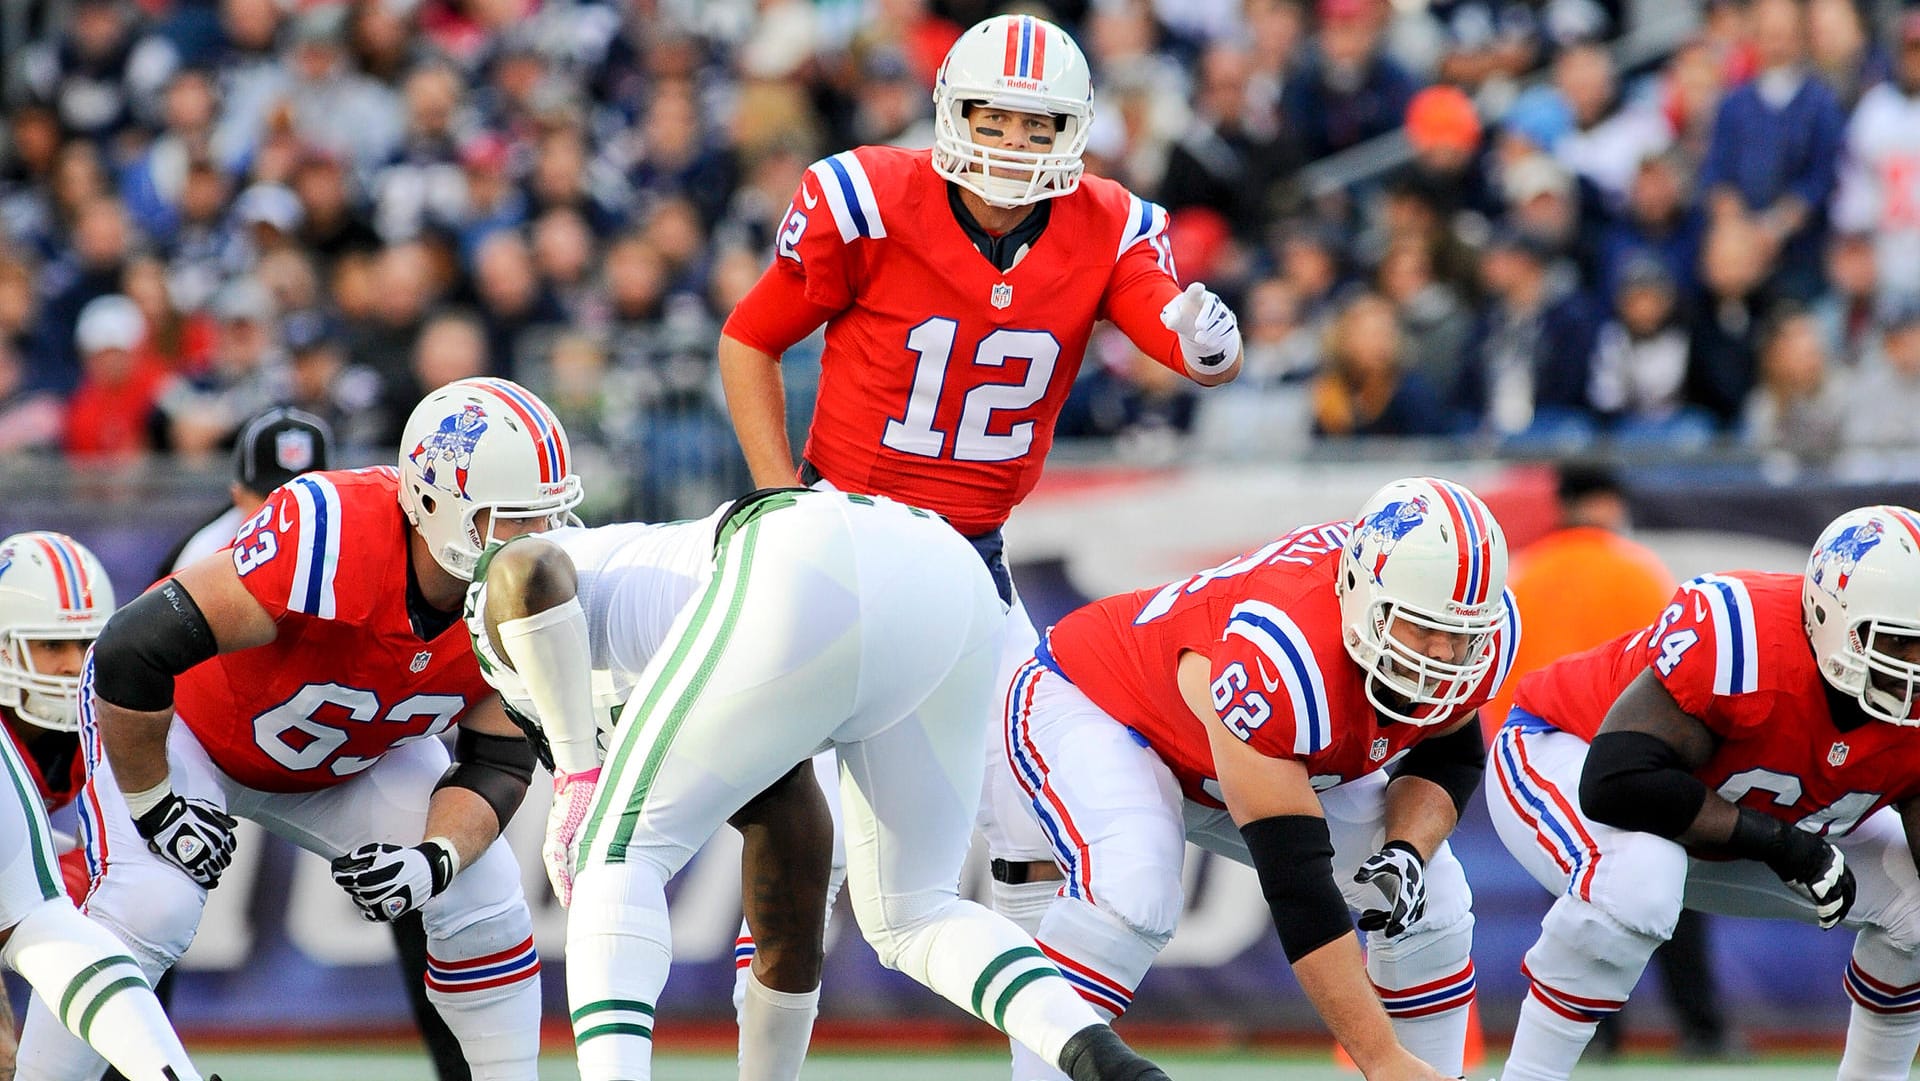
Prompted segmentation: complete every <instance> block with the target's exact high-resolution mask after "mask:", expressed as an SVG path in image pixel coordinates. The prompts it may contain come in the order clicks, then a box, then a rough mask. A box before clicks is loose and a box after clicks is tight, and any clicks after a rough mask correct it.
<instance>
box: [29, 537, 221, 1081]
mask: <svg viewBox="0 0 1920 1081" xmlns="http://www.w3.org/2000/svg"><path fill="white" fill-rule="evenodd" d="M113 610H114V596H113V583H112V582H110V581H108V580H107V571H106V568H105V567H103V566H101V565H100V560H99V559H97V558H95V556H94V554H93V553H92V552H90V551H88V550H86V549H85V548H83V547H81V546H80V545H79V544H78V543H76V542H75V541H74V540H73V539H72V538H70V537H66V536H63V535H61V534H58V533H20V534H15V535H14V536H11V537H8V538H7V539H5V540H3V541H0V628H4V637H3V638H0V708H5V709H8V710H11V711H15V712H17V713H20V714H22V715H24V716H28V717H32V718H35V719H36V720H39V721H43V722H48V723H60V720H61V719H64V720H65V721H69V722H70V721H71V720H72V718H73V717H74V715H75V714H76V712H77V711H78V709H79V699H80V658H81V657H82V655H83V654H84V653H85V651H86V648H87V646H88V644H90V643H91V642H92V641H93V639H94V638H95V637H96V636H97V635H99V633H100V629H101V628H102V627H104V626H106V623H107V618H108V617H109V616H111V615H113ZM0 767H4V770H5V773H6V778H7V781H8V782H9V783H7V784H6V785H5V786H4V791H5V793H6V796H5V797H0V957H4V958H5V959H6V962H7V966H8V967H9V968H12V969H13V970H14V971H15V972H18V973H19V974H20V975H22V976H24V977H26V979H27V982H29V983H31V984H32V985H33V987H34V990H35V991H37V992H39V997H41V998H43V999H46V1000H47V1001H50V1002H55V1003H58V1004H59V1007H60V1008H59V1010H58V1016H59V1020H60V1022H61V1023H62V1024H64V1025H65V1026H66V1027H67V1028H68V1029H69V1030H70V1031H72V1032H73V1034H74V1035H76V1036H78V1037H80V1038H81V1039H82V1040H85V1041H87V1042H88V1043H89V1044H91V1045H92V1047H93V1049H94V1050H95V1051H97V1052H99V1053H100V1056H101V1057H102V1058H105V1059H106V1060H107V1061H108V1062H111V1063H112V1064H113V1067H114V1069H117V1070H119V1071H120V1072H121V1073H122V1074H124V1075H126V1076H127V1077H129V1078H131V1079H132V1081H163V1079H165V1078H177V1079H178V1081H197V1079H198V1078H199V1076H200V1075H199V1073H197V1072H195V1070H194V1068H193V1064H192V1063H191V1062H189V1061H187V1053H186V1051H185V1050H184V1049H183V1048H181V1046H180V1039H179V1037H177V1036H175V1035H174V1032H173V1026H171V1025H170V1024H168V1023H167V1017H166V1014H165V1013H163V1012H162V1011H161V1009H160V1003H159V1002H158V1001H156V1000H155V999H154V997H153V991H152V989H150V988H149V987H148V985H147V981H146V977H145V976H144V975H142V974H141V972H140V966H139V964H138V963H136V962H135V961H134V959H133V958H132V957H129V956H128V955H127V948H126V947H125V946H123V945H121V944H120V941H119V940H118V939H116V938H114V937H113V933H112V932H111V931H108V930H107V929H106V928H104V927H101V926H100V925H98V924H96V923H94V922H93V921H92V920H89V919H87V918H86V917H85V916H82V915H81V914H80V913H78V912H76V911H74V908H73V903H72V902H71V901H69V900H67V894H66V891H65V890H64V889H63V888H62V885H61V875H60V857H59V854H58V853H57V852H55V851H54V847H53V836H52V831H51V830H50V829H49V827H48V826H47V812H46V808H45V806H44V805H43V804H42V803H41V797H40V792H39V789H38V787H37V785H36V784H35V775H34V773H33V772H32V771H31V770H30V769H29V768H28V766H27V765H26V762H25V760H24V759H23V758H22V756H21V754H20V751H19V749H18V748H16V747H15V746H14V742H13V740H12V739H10V738H7V737H6V736H5V735H4V734H0ZM62 780H64V778H62ZM8 1076H9V1077H11V1076H13V1074H12V1072H11V1071H9V1073H8ZM216 1081H217V1079H216Z"/></svg>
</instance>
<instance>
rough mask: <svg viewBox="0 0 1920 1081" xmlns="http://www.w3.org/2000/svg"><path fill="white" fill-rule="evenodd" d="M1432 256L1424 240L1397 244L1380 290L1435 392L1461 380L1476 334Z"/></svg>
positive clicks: (1414, 363)
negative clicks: (1439, 277) (1464, 359)
mask: <svg viewBox="0 0 1920 1081" xmlns="http://www.w3.org/2000/svg"><path fill="white" fill-rule="evenodd" d="M1429 252H1430V248H1429V247H1428V246H1427V245H1426V244H1423V243H1421V242H1420V241H1418V240H1412V239H1408V240H1401V241H1398V242H1396V243H1395V244H1394V245H1393V247H1391V248H1388V249H1387V256H1386V258H1385V259H1382V260H1381V261H1380V271H1379V273H1378V275H1377V276H1376V282H1375V286H1376V288H1378V289H1379V291H1380V295H1381V296H1383V297H1385V298H1386V299H1387V300H1388V301H1389V302H1390V303H1392V304H1393V307H1394V314H1395V315H1397V316H1398V317H1399V320H1400V329H1401V332H1402V334H1403V335H1404V336H1405V338H1406V341H1407V343H1408V348H1407V351H1406V360H1407V364H1408V367H1409V368H1410V369H1411V370H1413V371H1415V372H1418V373H1420V376H1421V378H1423V379H1425V380H1426V382H1427V385H1429V386H1431V387H1436V388H1438V387H1451V386H1453V385H1454V383H1456V382H1458V381H1459V378H1460V364H1461V353H1463V352H1464V351H1465V349H1466V345H1467V339H1468V338H1470V337H1472V335H1473V323H1474V316H1473V309H1472V308H1471V307H1470V306H1468V304H1467V301H1466V298H1465V297H1463V296H1462V295H1461V294H1460V292H1459V290H1457V289H1455V288H1454V287H1453V286H1452V285H1451V284H1449V283H1447V282H1443V281H1437V280H1435V278H1434V275H1433V256H1432V255H1431V254H1429ZM1245 377H1246V374H1245V373H1242V375H1241V378H1245Z"/></svg>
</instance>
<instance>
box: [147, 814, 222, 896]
mask: <svg viewBox="0 0 1920 1081" xmlns="http://www.w3.org/2000/svg"><path fill="white" fill-rule="evenodd" d="M237 825H239V822H238V820H236V819H235V818H234V817H233V816H232V815H230V814H228V813H227V812H225V811H222V810H221V809H220V808H218V807H216V806H214V805H213V804H211V803H208V802H207V801H206V800H200V799H187V798H185V797H183V796H181V795H179V794H178V793H175V792H169V793H167V795H166V798H165V799H162V800H161V801H160V802H159V803H157V804H155V805H154V806H153V807H152V808H151V809H149V810H148V811H147V813H146V814H143V815H141V816H140V817H139V818H136V819H134V820H133V828H134V829H136V830H138V831H140V836H142V837H145V838H146V839H147V847H148V848H151V849H153V851H154V852H155V853H156V854H158V855H159V857H160V858H161V859H163V860H166V861H167V862H168V863H171V864H173V865H174V866H175V867H178V868H180V869H181V870H182V871H185V872H186V875H187V877H188V878H191V879H193V880H194V881H195V882H196V883H198V884H199V885H200V888H201V889H208V890H210V889H212V888H213V887H215V886H217V885H219V883H220V875H221V874H222V873H223V872H224V871H226V869H227V864H229V863H232V862H233V843H234V839H233V830H234V827H235V826H237Z"/></svg>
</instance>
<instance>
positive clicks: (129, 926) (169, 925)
mask: <svg viewBox="0 0 1920 1081" xmlns="http://www.w3.org/2000/svg"><path fill="white" fill-rule="evenodd" d="M140 878H141V881H140V882H139V883H138V884H137V885H135V884H131V883H128V882H125V881H119V882H116V881H115V879H114V877H113V876H112V875H111V874H109V875H108V876H107V877H106V878H104V879H102V880H101V883H100V887H99V888H98V889H96V890H95V891H94V892H93V896H92V897H90V898H88V900H87V911H86V916H87V918H88V919H91V920H93V921H94V922H95V923H98V924H100V925H101V926H103V927H106V928H108V929H110V930H112V931H113V933H114V934H115V935H116V936H117V937H119V938H120V939H121V941H123V942H125V943H126V944H127V947H128V948H129V949H131V950H132V951H133V954H134V957H135V958H137V959H138V960H139V961H140V967H141V968H143V969H146V970H147V972H148V974H149V975H154V974H155V973H159V972H165V971H166V970H167V969H169V968H172V967H173V965H174V963H175V962H177V961H179V960H180V957H181V955H183V954H185V953H186V952H187V947H189V946H192V945H193V937H194V935H195V934H196V933H197V932H198V931H199V930H200V916H201V913H202V912H203V911H204V910H205V908H206V904H207V895H206V893H204V892H203V891H201V890H200V889H199V888H198V887H197V886H195V885H193V883H191V882H190V881H188V880H187V879H186V877H185V876H183V875H181V874H179V873H177V872H175V871H172V870H168V871H167V872H166V873H164V874H154V875H143V876H140ZM136 898H137V899H136ZM63 903H64V902H63ZM155 978H157V976H156V977H155Z"/></svg>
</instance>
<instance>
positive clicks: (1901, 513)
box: [1886, 507, 1920, 551]
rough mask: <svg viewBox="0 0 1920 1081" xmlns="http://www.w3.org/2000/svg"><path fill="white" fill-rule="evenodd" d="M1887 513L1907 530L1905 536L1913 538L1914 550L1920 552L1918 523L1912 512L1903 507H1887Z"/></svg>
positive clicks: (1919, 523) (1919, 528)
mask: <svg viewBox="0 0 1920 1081" xmlns="http://www.w3.org/2000/svg"><path fill="white" fill-rule="evenodd" d="M1886 511H1887V513H1888V514H1889V515H1890V516H1892V518H1893V520H1894V521H1896V522H1899V523H1900V524H1901V525H1903V526H1905V527H1906V528H1907V536H1909V537H1911V538H1913V546H1914V548H1915V550H1917V551H1920V522H1916V521H1915V520H1914V517H1913V512H1912V511H1910V510H1907V509H1906V508H1905V507H1887V508H1886Z"/></svg>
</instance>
